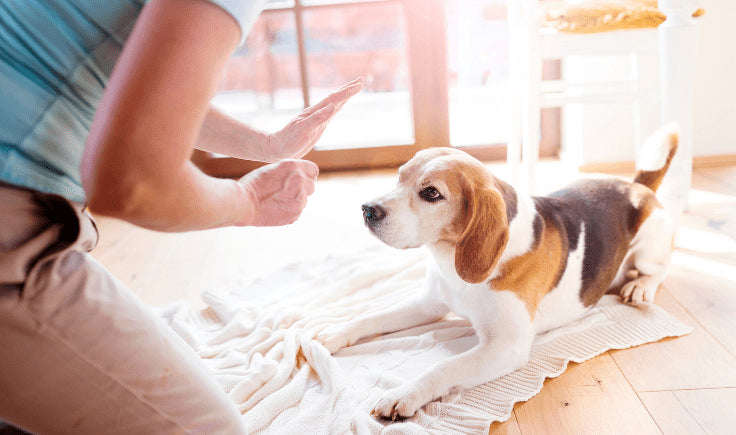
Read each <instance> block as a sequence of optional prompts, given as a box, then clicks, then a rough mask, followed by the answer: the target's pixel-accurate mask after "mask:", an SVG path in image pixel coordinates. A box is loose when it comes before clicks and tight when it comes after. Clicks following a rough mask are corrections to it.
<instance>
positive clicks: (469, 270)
mask: <svg viewBox="0 0 736 435" xmlns="http://www.w3.org/2000/svg"><path fill="white" fill-rule="evenodd" d="M677 142H678V132H677V128H676V127H675V126H672V125H669V126H665V127H663V128H661V129H660V130H658V131H657V132H655V133H654V134H653V135H652V136H651V137H649V138H648V139H647V141H646V143H645V147H644V150H643V153H642V157H643V160H642V161H640V162H639V170H638V171H637V173H636V176H635V178H634V180H633V182H632V181H626V180H621V179H617V178H612V177H611V178H596V179H585V180H582V181H578V182H575V183H573V184H571V185H570V186H568V187H565V188H563V189H562V190H558V191H556V192H554V193H552V194H550V195H548V196H541V197H528V196H523V195H520V194H519V193H517V192H516V191H515V190H514V188H513V187H511V186H510V185H509V184H507V183H505V182H504V181H502V180H500V179H498V178H496V177H495V176H493V175H492V174H491V173H490V172H489V171H488V169H487V168H486V166H484V165H483V164H482V163H481V162H479V161H478V160H476V159H474V158H473V157H471V156H470V155H468V154H466V153H464V152H462V151H459V150H457V149H452V148H431V149H427V150H423V151H420V152H419V153H417V154H416V155H415V156H414V157H413V158H412V159H411V160H410V161H409V162H408V163H406V164H405V165H403V166H402V167H401V168H400V169H399V182H398V185H397V187H396V188H395V189H394V190H393V191H392V192H390V193H388V194H386V195H383V196H380V197H378V198H376V199H374V200H372V201H370V202H368V203H366V204H364V205H363V216H364V220H365V225H366V226H367V227H368V229H369V230H370V231H371V232H372V233H373V234H374V235H375V236H376V237H377V238H378V239H380V240H381V241H383V242H385V243H386V244H388V245H390V246H392V247H395V248H399V249H408V248H417V247H420V246H426V247H427V248H428V249H429V252H430V253H431V258H432V260H433V261H430V264H429V265H428V271H427V276H426V281H425V284H424V288H423V291H422V292H421V293H420V294H417V295H416V297H414V298H413V299H412V300H410V301H407V302H405V303H401V304H397V306H392V307H387V308H386V309H385V310H384V311H382V312H380V313H378V314H375V315H371V316H369V317H362V318H360V317H359V318H356V319H354V320H352V321H350V322H347V323H345V324H342V325H337V326H335V327H333V328H332V329H330V330H328V331H326V333H323V335H322V336H321V341H322V342H323V343H324V344H325V346H326V347H327V348H328V350H330V351H331V352H335V351H337V350H338V349H339V348H341V347H344V346H347V345H350V344H352V343H355V342H356V341H357V340H359V339H360V338H361V337H366V336H370V335H374V334H380V333H388V332H393V331H398V330H402V329H406V328H409V327H413V326H418V325H422V324H427V323H430V322H433V321H436V320H438V319H441V318H442V317H443V316H445V314H447V313H448V312H450V311H452V312H454V313H456V314H457V315H460V316H462V317H464V318H466V319H468V320H469V321H470V322H471V324H472V325H473V328H474V329H475V331H476V333H477V335H478V337H479V343H478V345H477V346H475V347H474V348H472V349H470V350H468V351H466V352H464V353H461V354H459V355H455V356H453V357H451V358H448V359H446V360H444V361H439V362H437V363H436V364H435V365H434V366H433V367H431V368H430V369H429V370H428V371H426V372H425V373H421V374H420V375H419V376H417V377H416V378H414V379H410V380H408V382H406V383H405V384H403V385H401V386H399V387H397V388H395V389H392V390H389V391H387V392H386V393H385V394H384V395H383V397H381V398H380V399H379V400H378V402H377V403H376V404H375V406H374V408H373V411H372V412H371V414H372V415H375V416H380V417H383V418H389V419H396V418H406V417H411V416H412V415H414V413H415V412H416V411H417V410H418V409H419V408H420V407H422V406H423V405H424V404H426V403H428V402H430V401H432V400H434V399H436V398H438V397H440V396H442V395H445V394H447V393H449V392H450V391H451V390H452V389H454V388H472V387H474V386H476V385H480V384H482V383H485V382H488V381H491V380H493V379H496V378H498V377H500V376H503V375H505V374H508V373H510V372H512V371H514V370H516V369H519V368H520V367H522V366H523V365H524V364H526V362H527V361H528V359H529V352H530V350H531V346H532V343H533V341H534V337H535V336H536V334H539V333H541V332H544V331H547V330H550V329H553V328H556V327H559V326H562V325H565V324H567V323H569V322H571V321H573V320H575V319H577V318H579V317H580V316H581V315H583V314H584V313H585V312H586V311H587V310H588V309H589V308H591V307H592V306H593V305H595V304H596V302H598V300H599V299H600V298H601V297H602V296H603V295H604V294H605V293H607V292H609V291H617V292H618V293H619V294H620V295H621V299H622V300H623V302H625V303H629V304H637V303H639V302H642V301H647V302H651V301H653V300H654V295H655V293H656V291H657V288H658V287H659V285H660V284H661V283H662V281H663V280H664V276H665V272H666V270H667V267H668V265H669V261H670V255H671V251H672V245H673V234H674V225H673V223H672V220H671V219H670V217H669V215H668V213H666V212H665V210H664V209H663V208H662V206H661V205H660V203H659V202H658V201H657V199H656V197H655V191H656V189H657V187H658V186H659V184H660V183H661V181H662V178H663V177H664V175H665V173H666V171H667V169H668V167H669V165H670V162H671V160H672V157H673V156H674V153H675V151H676V149H677Z"/></svg>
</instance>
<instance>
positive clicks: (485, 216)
mask: <svg viewBox="0 0 736 435" xmlns="http://www.w3.org/2000/svg"><path fill="white" fill-rule="evenodd" d="M465 198H466V201H467V214H466V216H467V220H466V222H467V223H466V224H465V228H464V229H463V231H462V233H461V234H460V238H459V239H458V242H457V245H456V246H455V270H456V271H457V274H458V275H459V276H460V278H462V279H463V281H465V282H469V283H473V284H476V283H480V282H483V281H485V280H486V279H488V277H489V276H490V275H491V272H492V271H493V269H494V268H495V267H496V264H497V263H498V260H499V258H501V254H502V253H503V250H504V248H505V247H506V243H507V242H508V240H509V224H508V220H507V217H506V205H505V203H504V201H503V197H502V196H501V193H500V192H499V191H498V190H496V189H494V188H492V187H488V186H467V190H466V192H465Z"/></svg>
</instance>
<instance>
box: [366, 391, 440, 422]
mask: <svg viewBox="0 0 736 435" xmlns="http://www.w3.org/2000/svg"><path fill="white" fill-rule="evenodd" d="M430 400H432V397H428V395H427V394H426V392H425V391H423V390H419V389H412V388H406V387H398V388H394V389H392V390H388V391H387V392H386V393H384V394H383V396H382V397H381V398H380V399H378V402H376V404H375V405H374V406H373V410H372V411H371V415H372V416H374V417H381V418H385V419H390V420H397V419H398V420H403V419H405V418H409V417H411V416H413V415H414V414H416V412H417V411H418V410H419V408H421V407H422V406H424V404H425V403H427V402H429V401H430Z"/></svg>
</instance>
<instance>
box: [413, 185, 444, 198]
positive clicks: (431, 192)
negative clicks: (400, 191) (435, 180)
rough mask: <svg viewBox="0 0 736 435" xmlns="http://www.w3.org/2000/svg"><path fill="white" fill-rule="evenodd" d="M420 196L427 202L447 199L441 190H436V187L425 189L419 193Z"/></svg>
mask: <svg viewBox="0 0 736 435" xmlns="http://www.w3.org/2000/svg"><path fill="white" fill-rule="evenodd" d="M419 196H421V197H422V199H423V200H425V201H427V202H435V201H439V200H441V199H445V197H444V196H442V194H441V193H440V191H439V190H437V189H435V188H434V186H429V187H425V188H424V189H422V190H420V191H419Z"/></svg>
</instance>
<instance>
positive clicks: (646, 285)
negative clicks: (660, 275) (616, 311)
mask: <svg viewBox="0 0 736 435" xmlns="http://www.w3.org/2000/svg"><path fill="white" fill-rule="evenodd" d="M657 287H658V284H657V283H655V282H653V280H651V279H650V277H648V276H640V277H639V278H636V279H634V280H631V281H629V282H627V283H626V284H624V286H623V287H621V292H620V295H621V300H622V301H623V302H624V303H626V304H629V305H638V304H640V303H642V302H654V295H655V294H656V293H657Z"/></svg>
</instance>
